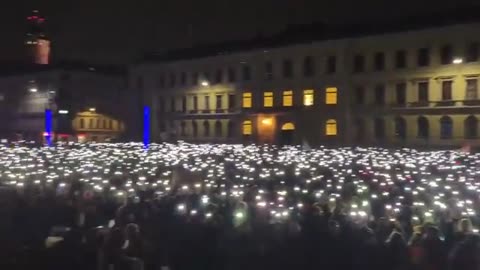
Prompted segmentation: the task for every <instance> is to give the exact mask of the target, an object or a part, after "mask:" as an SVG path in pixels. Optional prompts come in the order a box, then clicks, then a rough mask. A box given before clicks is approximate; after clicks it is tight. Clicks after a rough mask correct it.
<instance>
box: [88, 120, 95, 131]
mask: <svg viewBox="0 0 480 270" xmlns="http://www.w3.org/2000/svg"><path fill="white" fill-rule="evenodd" d="M88 128H90V129H92V128H95V126H94V124H93V119H92V118H90V120H88Z"/></svg>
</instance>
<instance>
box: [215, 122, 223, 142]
mask: <svg viewBox="0 0 480 270" xmlns="http://www.w3.org/2000/svg"><path fill="white" fill-rule="evenodd" d="M215 137H217V138H220V137H222V122H220V120H217V121H215Z"/></svg>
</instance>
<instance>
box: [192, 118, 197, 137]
mask: <svg viewBox="0 0 480 270" xmlns="http://www.w3.org/2000/svg"><path fill="white" fill-rule="evenodd" d="M192 136H193V137H197V136H198V125H197V122H196V121H195V120H193V121H192Z"/></svg>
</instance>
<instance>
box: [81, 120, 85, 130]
mask: <svg viewBox="0 0 480 270" xmlns="http://www.w3.org/2000/svg"><path fill="white" fill-rule="evenodd" d="M84 128H85V120H84V119H83V118H80V129H84Z"/></svg>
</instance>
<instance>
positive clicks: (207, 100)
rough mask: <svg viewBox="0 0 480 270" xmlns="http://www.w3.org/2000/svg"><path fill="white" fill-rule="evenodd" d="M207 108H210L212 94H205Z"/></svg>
mask: <svg viewBox="0 0 480 270" xmlns="http://www.w3.org/2000/svg"><path fill="white" fill-rule="evenodd" d="M205 110H210V96H205Z"/></svg>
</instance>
